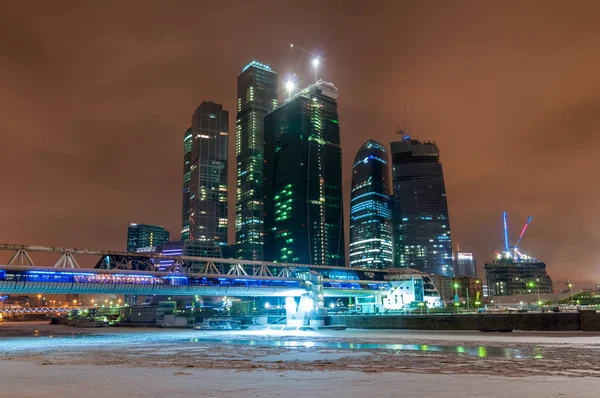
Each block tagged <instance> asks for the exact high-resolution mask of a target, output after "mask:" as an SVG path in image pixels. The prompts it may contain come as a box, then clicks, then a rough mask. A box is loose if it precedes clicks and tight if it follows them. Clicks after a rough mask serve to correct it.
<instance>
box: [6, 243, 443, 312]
mask: <svg viewBox="0 0 600 398" xmlns="http://www.w3.org/2000/svg"><path fill="white" fill-rule="evenodd" d="M0 250H10V251H13V252H14V254H13V255H12V257H11V258H10V260H9V261H8V263H7V264H6V265H0V292H2V293H8V294H38V293H47V294H136V295H181V296H187V295H198V296H255V297H259V296H272V297H298V296H303V295H309V296H310V297H311V298H313V299H314V300H315V302H317V303H319V304H321V303H322V302H323V298H324V297H355V298H358V297H362V298H370V299H371V301H373V302H375V301H381V298H382V297H384V296H386V295H387V293H388V292H390V291H391V290H393V287H392V284H391V283H390V281H389V280H388V279H389V278H388V276H390V275H396V274H398V273H399V272H401V271H399V270H369V269H362V268H349V267H334V266H322V265H312V264H291V263H274V262H262V261H247V260H236V259H225V258H208V257H192V256H168V255H162V254H154V253H130V252H115V251H100V250H89V249H71V248H61V247H49V246H25V245H9V244H0ZM35 252H41V253H56V254H57V255H59V258H58V261H57V262H56V263H55V264H54V266H41V267H40V266H37V265H35V264H34V262H33V258H32V256H31V253H35ZM76 255H87V256H97V257H99V258H100V259H99V260H98V262H97V263H96V266H95V267H94V268H93V269H92V268H89V269H88V268H81V267H79V263H78V262H77V260H76V259H75V256H76ZM402 272H405V271H402ZM408 272H413V273H414V274H415V275H416V277H418V278H421V277H422V278H423V280H424V282H425V283H426V284H427V283H429V284H430V285H431V286H429V288H428V289H426V292H427V291H429V292H430V293H431V295H432V296H435V295H436V294H437V292H436V291H435V287H433V284H432V283H431V280H430V279H429V277H428V276H427V275H425V274H421V273H418V271H414V270H408ZM427 280H428V281H427ZM426 294H427V293H426ZM438 297H439V295H438ZM321 305H322V304H321Z"/></svg>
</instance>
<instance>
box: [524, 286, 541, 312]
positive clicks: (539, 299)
mask: <svg viewBox="0 0 600 398" xmlns="http://www.w3.org/2000/svg"><path fill="white" fill-rule="evenodd" d="M538 280H539V279H538ZM527 287H530V288H534V287H535V288H536V289H537V296H538V307H540V306H541V304H540V303H541V302H542V299H541V298H540V286H539V285H538V284H537V283H533V282H528V283H527Z"/></svg>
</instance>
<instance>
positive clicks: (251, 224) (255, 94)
mask: <svg viewBox="0 0 600 398" xmlns="http://www.w3.org/2000/svg"><path fill="white" fill-rule="evenodd" d="M275 108H277V73H275V72H274V71H272V70H271V68H270V67H269V66H268V65H264V64H261V63H260V62H256V61H252V62H251V63H249V64H248V65H246V66H245V67H244V69H242V72H241V73H240V74H239V75H238V97H237V118H236V126H235V128H236V138H235V155H236V160H237V195H236V206H235V240H236V245H235V256H236V257H237V258H241V259H246V260H262V257H263V238H264V237H263V204H264V203H263V186H262V184H263V161H264V131H263V127H264V117H265V115H266V114H267V113H269V112H271V111H272V110H274V109H275Z"/></svg>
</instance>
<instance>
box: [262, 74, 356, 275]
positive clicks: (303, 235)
mask: <svg viewBox="0 0 600 398" xmlns="http://www.w3.org/2000/svg"><path fill="white" fill-rule="evenodd" d="M337 97H338V90H337V88H336V87H335V86H334V85H333V84H331V83H326V82H323V81H318V82H316V83H315V84H313V85H311V86H309V87H307V88H305V89H304V90H302V91H300V92H298V93H297V94H295V95H294V96H293V97H292V98H290V99H288V100H287V101H286V102H285V103H284V104H283V105H281V106H280V107H279V108H277V109H276V110H274V111H273V112H271V113H270V114H268V115H267V116H266V117H265V152H264V153H265V164H264V165H265V167H264V182H265V183H264V192H265V260H268V261H280V262H291V263H305V264H323V265H338V266H343V265H345V261H344V220H343V214H344V212H343V208H342V151H341V147H340V128H339V124H338V112H337Z"/></svg>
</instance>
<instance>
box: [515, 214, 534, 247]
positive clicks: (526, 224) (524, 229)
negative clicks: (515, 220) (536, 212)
mask: <svg viewBox="0 0 600 398" xmlns="http://www.w3.org/2000/svg"><path fill="white" fill-rule="evenodd" d="M531 219H532V217H531V216H529V218H528V219H527V222H526V223H525V225H524V226H523V229H522V230H521V235H519V239H518V240H517V243H516V244H515V249H517V248H518V247H519V243H521V239H523V235H525V231H526V230H527V227H528V226H529V223H530V222H531Z"/></svg>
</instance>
